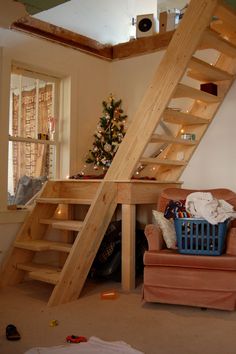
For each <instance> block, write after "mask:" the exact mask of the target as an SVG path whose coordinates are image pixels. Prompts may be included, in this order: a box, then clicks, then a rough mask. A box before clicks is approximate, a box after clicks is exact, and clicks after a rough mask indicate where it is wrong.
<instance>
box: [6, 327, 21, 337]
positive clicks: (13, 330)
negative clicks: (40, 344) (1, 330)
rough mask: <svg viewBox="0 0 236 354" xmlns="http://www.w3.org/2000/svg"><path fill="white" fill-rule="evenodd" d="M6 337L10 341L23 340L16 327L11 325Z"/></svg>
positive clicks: (7, 329)
mask: <svg viewBox="0 0 236 354" xmlns="http://www.w3.org/2000/svg"><path fill="white" fill-rule="evenodd" d="M6 337H7V339H8V340H19V339H21V336H20V333H19V332H18V331H17V328H16V326H14V325H13V324H9V325H8V326H7V327H6Z"/></svg>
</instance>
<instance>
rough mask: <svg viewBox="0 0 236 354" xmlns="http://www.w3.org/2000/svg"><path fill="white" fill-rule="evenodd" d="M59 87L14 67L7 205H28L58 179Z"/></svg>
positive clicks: (12, 73)
mask: <svg viewBox="0 0 236 354" xmlns="http://www.w3.org/2000/svg"><path fill="white" fill-rule="evenodd" d="M58 86H59V80H58V79H57V78H54V77H50V76H47V75H42V74H39V73H36V72H33V71H30V70H26V69H24V68H19V67H17V66H13V67H12V72H11V88H10V90H11V91H10V110H9V112H10V117H9V154H8V156H9V157H8V204H17V205H19V204H20V205H24V204H26V203H27V202H28V201H29V200H30V199H31V198H32V197H33V196H34V195H35V194H36V193H37V192H38V191H39V190H40V189H41V187H42V185H43V184H44V182H45V181H46V180H47V179H52V178H55V177H56V170H57V161H58V138H57V137H58V132H57V126H58V119H57V117H58V111H59V109H58Z"/></svg>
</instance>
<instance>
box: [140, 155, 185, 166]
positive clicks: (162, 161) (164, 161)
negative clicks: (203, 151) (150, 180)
mask: <svg viewBox="0 0 236 354" xmlns="http://www.w3.org/2000/svg"><path fill="white" fill-rule="evenodd" d="M140 162H141V163H142V164H144V165H145V164H154V165H170V166H185V165H186V162H185V161H176V160H168V159H160V158H152V157H143V158H141V159H140Z"/></svg>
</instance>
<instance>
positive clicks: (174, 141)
mask: <svg viewBox="0 0 236 354" xmlns="http://www.w3.org/2000/svg"><path fill="white" fill-rule="evenodd" d="M159 141H162V142H167V143H171V144H182V145H196V144H197V141H196V140H185V139H181V138H176V137H174V136H168V135H161V134H153V135H152V137H151V140H150V142H151V143H154V142H159Z"/></svg>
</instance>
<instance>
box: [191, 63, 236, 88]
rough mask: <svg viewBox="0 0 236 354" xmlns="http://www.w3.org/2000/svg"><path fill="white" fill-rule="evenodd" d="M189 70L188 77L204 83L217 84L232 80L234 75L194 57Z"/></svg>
mask: <svg viewBox="0 0 236 354" xmlns="http://www.w3.org/2000/svg"><path fill="white" fill-rule="evenodd" d="M188 68H189V69H190V70H189V71H188V74H187V75H188V76H190V77H191V78H193V79H196V80H199V81H204V82H212V81H213V82H215V81H223V80H232V78H233V75H231V74H229V73H227V72H226V71H223V70H221V69H219V68H217V67H215V66H213V65H210V64H208V63H206V62H204V61H203V60H200V59H198V58H195V57H192V58H191V60H190V62H189V65H188Z"/></svg>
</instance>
